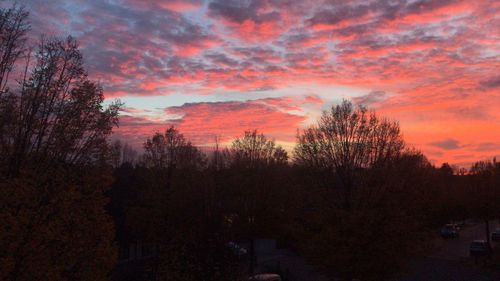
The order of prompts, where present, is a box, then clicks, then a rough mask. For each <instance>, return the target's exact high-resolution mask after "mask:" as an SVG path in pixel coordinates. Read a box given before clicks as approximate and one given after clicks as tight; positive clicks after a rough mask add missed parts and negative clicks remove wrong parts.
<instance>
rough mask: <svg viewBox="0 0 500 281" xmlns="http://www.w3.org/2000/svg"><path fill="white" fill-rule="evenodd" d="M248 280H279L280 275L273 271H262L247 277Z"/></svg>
mask: <svg viewBox="0 0 500 281" xmlns="http://www.w3.org/2000/svg"><path fill="white" fill-rule="evenodd" d="M248 281H281V277H280V276H279V275H278V274H274V273H262V274H257V275H254V276H252V277H250V278H248Z"/></svg>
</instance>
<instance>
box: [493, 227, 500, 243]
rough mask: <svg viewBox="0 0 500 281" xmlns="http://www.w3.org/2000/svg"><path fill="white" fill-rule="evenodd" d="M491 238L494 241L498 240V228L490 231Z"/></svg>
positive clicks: (499, 238) (499, 239)
mask: <svg viewBox="0 0 500 281" xmlns="http://www.w3.org/2000/svg"><path fill="white" fill-rule="evenodd" d="M491 240H492V241H495V242H498V241H500V228H497V229H495V231H493V232H492V233H491Z"/></svg>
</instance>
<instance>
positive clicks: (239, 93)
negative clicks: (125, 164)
mask: <svg viewBox="0 0 500 281" xmlns="http://www.w3.org/2000/svg"><path fill="white" fill-rule="evenodd" d="M25 2H26V3H25V4H26V6H27V8H28V9H29V10H30V11H31V13H32V16H31V19H32V23H33V33H34V34H35V37H36V38H37V37H38V36H39V34H42V33H47V34H49V35H66V34H73V35H75V36H76V37H77V38H79V40H80V42H81V46H82V49H83V52H84V55H85V60H86V62H87V65H88V66H89V67H90V74H91V76H92V77H94V78H96V79H99V80H100V81H102V84H103V87H104V89H105V93H106V96H107V97H108V98H113V97H137V98H139V99H140V98H141V97H144V96H172V95H176V96H183V97H184V98H183V99H181V100H182V101H181V100H179V101H177V102H174V104H176V106H167V105H165V106H166V107H167V109H166V110H165V111H162V112H161V113H157V114H156V115H154V114H153V113H151V112H149V113H147V114H145V113H144V112H141V111H133V110H132V108H135V107H138V104H140V103H141V102H140V101H137V104H127V106H128V107H129V109H128V112H127V113H126V116H124V118H122V123H123V124H124V125H122V128H121V129H120V130H119V133H120V134H122V135H123V136H126V137H130V138H136V137H135V136H134V134H133V133H134V132H137V133H138V134H144V133H145V131H147V130H149V131H151V130H153V129H156V128H159V127H157V125H159V124H162V125H165V124H167V123H168V122H173V121H172V120H170V121H169V118H170V116H171V115H177V116H178V117H179V118H180V119H179V120H177V121H175V122H177V123H176V124H178V125H179V126H181V127H183V129H184V130H186V131H187V132H186V135H190V134H191V135H192V136H193V138H196V140H197V142H200V143H201V142H203V139H204V138H205V139H206V141H210V138H212V135H216V134H217V135H227V136H228V137H234V136H237V135H239V134H241V132H242V131H243V130H245V129H252V127H258V126H260V125H262V128H263V130H266V131H267V132H269V133H272V134H273V136H274V137H276V138H277V139H281V140H286V141H290V140H292V139H293V137H292V135H293V134H294V132H295V129H296V128H297V127H298V126H301V125H303V124H305V123H307V121H310V120H307V119H308V116H307V115H308V114H309V116H317V114H318V113H319V112H320V111H321V109H324V107H325V106H327V104H325V103H327V102H328V101H338V100H339V99H340V98H341V97H348V98H353V100H354V101H355V102H356V103H358V104H363V105H367V106H369V107H372V108H374V109H376V110H378V111H379V112H380V113H381V114H382V115H385V116H388V117H390V118H394V119H397V120H400V124H401V126H402V129H403V132H404V134H405V137H406V138H407V140H408V142H409V143H411V144H413V145H415V146H416V147H417V148H419V149H422V150H423V151H424V152H428V153H429V155H431V157H432V159H433V160H435V161H437V162H442V161H448V162H454V161H459V162H461V163H463V162H466V161H472V160H474V158H481V157H487V156H488V155H497V154H499V153H500V147H499V146H498V145H495V144H498V143H500V135H499V134H498V133H497V132H498V126H499V125H498V124H500V112H499V111H498V108H497V107H498V106H496V105H498V104H500V95H499V94H498V93H499V91H498V89H499V81H500V80H499V77H498V69H500V59H499V57H500V48H499V45H500V44H499V42H500V28H499V26H500V17H499V16H498V15H499V14H500V3H499V2H498V1H494V0H485V1H466V0H443V1H433V0H416V1H378V0H377V1H376V0H368V1H357V0H356V1H326V0H310V1H290V0H254V1H233V0H228V1H222V0H168V1H137V0H112V1H98V0H89V1H81V0H73V1H62V0H55V1H51V2H50V4H49V3H48V2H42V1H38V0H27V1H25ZM9 4H10V1H4V2H1V3H0V5H3V6H5V5H9ZM36 38H35V39H36ZM303 85H314V86H315V87H316V89H318V88H319V89H320V91H319V93H316V91H315V93H314V94H311V90H310V89H309V88H308V87H304V86H303ZM339 87H350V88H352V89H356V90H357V91H358V92H357V93H356V94H352V93H349V92H346V93H345V94H344V95H343V96H341V95H339V94H331V93H329V92H330V89H331V90H332V91H331V92H332V93H333V92H335V93H337V91H334V90H335V89H337V88H339ZM291 93H293V95H292V94H291ZM359 93H362V94H359ZM200 96H201V97H203V98H202V99H201V100H202V102H200V98H196V99H195V98H193V101H191V102H190V101H189V99H190V97H200ZM268 98H271V99H268ZM272 98H275V99H276V100H273V99H272ZM287 99H289V100H287ZM194 100H196V102H195V101H194ZM299 101H300V102H299ZM156 107H158V105H156V104H155V105H151V106H150V108H149V109H150V110H153V109H154V108H156ZM141 108H144V106H142V107H141ZM141 110H142V109H141ZM312 111H314V112H312ZM224 112H225V113H224ZM152 114H153V115H154V116H153V115H152ZM204 119H206V120H208V121H204ZM234 120H239V121H238V122H236V121H234ZM133 124H142V126H143V127H144V128H145V129H144V131H141V132H139V130H140V129H139V128H138V127H140V126H138V125H137V126H136V125H133ZM217 124H219V125H217ZM160 127H161V126H160ZM495 129H496V130H495ZM127 130H129V131H128V132H127ZM134 130H136V131H134ZM203 131H206V133H197V132H203ZM141 136H142V135H141ZM472 136H474V137H472ZM450 140H454V141H456V143H455V142H450ZM459 144H467V145H459ZM486 144H488V145H486ZM464 155H470V156H471V157H470V158H464Z"/></svg>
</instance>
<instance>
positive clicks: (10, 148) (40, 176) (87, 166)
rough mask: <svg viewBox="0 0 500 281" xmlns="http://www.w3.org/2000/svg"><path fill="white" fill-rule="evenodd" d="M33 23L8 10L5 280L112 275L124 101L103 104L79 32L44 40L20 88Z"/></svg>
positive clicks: (1, 134) (4, 22) (3, 105)
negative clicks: (117, 135) (112, 148)
mask: <svg viewBox="0 0 500 281" xmlns="http://www.w3.org/2000/svg"><path fill="white" fill-rule="evenodd" d="M26 20H27V13H26V12H24V11H23V10H22V9H20V8H12V9H0V37H1V42H0V54H1V55H2V57H1V58H0V81H1V83H0V84H1V85H2V89H1V94H0V118H1V121H0V126H1V127H0V152H1V155H2V157H0V192H1V194H2V196H1V199H0V200H1V202H0V205H1V206H2V207H1V208H0V226H1V229H0V233H1V234H0V248H1V249H2V250H1V251H0V279H2V280H104V279H106V278H107V274H108V273H109V271H110V269H111V267H112V266H113V263H114V261H115V251H114V247H113V245H112V240H113V235H114V233H113V224H112V221H111V219H110V217H109V216H107V214H106V213H105V209H104V206H105V204H106V200H105V197H104V194H103V193H104V191H105V190H107V188H108V187H109V186H110V184H111V177H110V169H109V158H108V157H109V147H108V144H107V141H108V137H109V135H110V134H111V132H112V128H113V126H114V125H116V123H117V120H118V119H117V117H118V110H119V107H120V104H119V103H113V104H111V105H110V106H109V107H108V108H104V107H103V105H102V102H103V100H104V97H103V93H102V89H101V87H100V86H99V85H98V84H97V83H96V82H93V81H91V80H89V79H88V78H87V73H86V71H85V70H84V66H83V60H82V55H81V53H80V51H79V50H78V44H77V42H76V41H75V40H74V39H73V38H71V37H68V38H67V39H64V40H61V39H56V38H54V39H42V40H41V42H40V44H39V45H38V48H37V50H36V52H35V54H34V56H33V57H29V58H31V59H32V62H30V63H29V64H26V71H25V72H24V73H20V77H14V79H16V78H17V80H18V81H20V82H19V84H18V86H17V87H15V86H16V84H15V83H13V82H12V80H11V79H13V78H12V75H10V76H9V73H11V71H12V67H13V66H14V65H16V63H18V59H19V58H20V57H21V56H22V55H24V54H25V53H24V52H23V51H24V48H25V47H24V44H25V40H26V39H25V33H26V31H27V30H28V29H29V28H28V27H29V24H28V23H27V21H26ZM5 85H8V86H9V87H5Z"/></svg>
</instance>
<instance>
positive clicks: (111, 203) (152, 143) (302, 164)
mask: <svg viewBox="0 0 500 281" xmlns="http://www.w3.org/2000/svg"><path fill="white" fill-rule="evenodd" d="M27 19H28V13H27V12H26V11H24V10H23V9H22V8H18V7H13V8H8V9H0V153H1V154H0V155H1V157H0V280H107V279H110V278H111V277H112V270H113V268H115V266H116V265H117V261H118V254H119V251H118V248H119V247H120V245H121V244H123V243H126V242H127V241H145V242H148V243H151V244H152V245H154V247H155V250H154V251H155V255H154V256H155V262H154V265H155V267H154V269H153V270H154V277H155V279H156V280H239V278H242V276H244V275H245V274H248V268H247V266H246V265H245V266H243V267H242V263H241V261H240V260H238V257H237V256H235V254H234V251H232V250H231V248H229V247H228V242H230V241H239V240H249V241H253V239H255V238H258V237H273V238H276V239H278V240H279V241H280V243H284V244H286V245H287V246H288V247H290V248H292V249H294V250H295V251H297V252H299V253H301V254H302V255H303V256H305V257H306V258H307V259H308V260H309V261H311V263H312V264H314V265H315V266H316V267H317V268H318V270H320V271H321V272H323V273H324V274H326V275H328V276H331V277H339V278H342V279H345V280H350V279H352V278H359V279H361V280H382V279H384V278H386V277H389V276H393V275H394V274H397V273H399V272H401V271H402V270H404V267H405V265H406V264H407V261H408V258H410V257H412V256H414V255H418V254H420V253H421V252H422V251H423V250H425V248H426V247H425V246H426V241H429V239H428V237H429V235H430V233H432V232H433V229H434V228H435V227H436V226H437V225H440V224H442V223H446V222H448V221H450V220H461V219H466V218H476V219H481V220H488V219H493V218H498V215H499V211H500V209H499V208H498V205H497V202H499V201H498V200H499V199H500V198H499V195H500V194H499V193H500V182H499V181H500V164H499V163H498V162H496V160H493V161H486V162H478V163H476V164H474V165H473V167H472V168H471V169H470V170H468V171H467V172H464V171H462V172H460V173H457V172H456V171H454V170H453V169H452V168H451V167H450V166H449V165H447V164H445V165H443V166H442V167H440V168H435V167H433V166H432V165H431V164H430V163H429V161H428V160H427V159H426V158H425V156H424V155H422V154H421V153H420V152H418V151H416V150H414V149H412V148H410V147H408V146H407V145H406V144H405V143H404V141H403V139H402V136H401V133H400V128H399V125H398V124H397V123H396V122H393V121H390V120H387V119H384V118H380V117H378V116H377V115H376V114H375V113H373V112H370V111H367V110H366V109H364V108H362V107H356V106H354V105H353V104H352V103H350V102H348V101H344V102H342V103H341V104H339V105H336V106H332V107H331V109H330V110H329V111H325V112H324V113H323V115H322V117H321V118H320V119H319V120H317V123H316V124H315V125H313V126H311V127H309V128H306V129H304V130H301V131H300V132H299V133H298V136H297V145H296V147H295V148H294V150H293V151H292V152H291V154H290V155H289V153H288V152H287V151H285V150H284V149H283V148H281V147H280V146H278V145H276V143H275V142H274V140H270V139H268V138H267V137H265V136H264V135H262V134H260V133H258V132H257V131H247V132H245V133H244V135H243V136H242V137H241V138H238V139H236V140H234V141H233V143H232V144H231V145H230V146H229V147H227V148H225V147H224V148H223V147H220V146H219V145H215V147H214V148H213V151H212V153H209V154H205V153H203V152H202V151H200V149H198V148H197V147H196V146H194V145H193V144H191V143H190V142H189V140H188V139H186V138H185V137H184V136H183V135H182V133H181V132H179V131H178V130H177V129H176V128H175V127H170V128H166V130H165V132H161V133H160V132H158V133H155V134H153V135H152V136H151V137H150V138H149V139H147V140H145V141H144V153H143V154H142V155H138V153H137V152H135V151H134V150H133V149H131V148H130V147H129V146H126V145H121V144H120V143H116V142H115V143H111V141H110V137H111V135H112V129H113V127H114V126H115V125H117V122H118V113H119V110H120V107H121V104H120V103H118V102H117V103H112V104H111V105H110V106H108V107H104V106H103V101H104V97H103V92H102V88H101V86H100V85H99V84H98V83H97V82H95V81H93V80H91V79H89V78H88V75H87V72H86V71H85V68H84V65H83V58H82V55H81V53H80V51H79V50H78V44H77V42H76V41H75V40H74V39H73V38H71V37H68V38H66V39H58V38H42V39H41V40H40V42H39V43H38V45H37V46H35V47H32V46H28V45H27V33H28V32H29V30H30V26H29V23H28V21H27ZM31 50H33V51H31ZM252 263H253V261H252V259H250V261H249V265H250V267H252V266H255V265H254V264H252Z"/></svg>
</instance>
